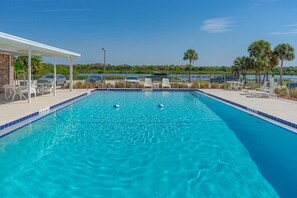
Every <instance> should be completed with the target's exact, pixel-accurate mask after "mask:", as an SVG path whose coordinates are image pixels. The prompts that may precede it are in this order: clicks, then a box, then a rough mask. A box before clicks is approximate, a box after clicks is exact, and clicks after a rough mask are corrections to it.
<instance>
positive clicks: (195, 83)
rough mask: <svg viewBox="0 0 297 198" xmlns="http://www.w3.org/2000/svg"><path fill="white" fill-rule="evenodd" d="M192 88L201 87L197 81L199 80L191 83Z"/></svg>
mask: <svg viewBox="0 0 297 198" xmlns="http://www.w3.org/2000/svg"><path fill="white" fill-rule="evenodd" d="M191 88H193V89H195V88H200V83H199V81H197V80H195V81H193V82H192V84H191Z"/></svg>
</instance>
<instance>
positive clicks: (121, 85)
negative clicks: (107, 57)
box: [114, 81, 125, 88]
mask: <svg viewBox="0 0 297 198" xmlns="http://www.w3.org/2000/svg"><path fill="white" fill-rule="evenodd" d="M114 86H115V88H125V83H124V82H122V81H117V82H115V84H114Z"/></svg>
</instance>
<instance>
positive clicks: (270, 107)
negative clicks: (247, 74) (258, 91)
mask: <svg viewBox="0 0 297 198" xmlns="http://www.w3.org/2000/svg"><path fill="white" fill-rule="evenodd" d="M201 91H203V92H205V93H208V94H212V95H215V96H217V97H220V98H223V99H226V100H229V101H232V102H235V103H238V104H241V105H244V106H246V107H248V108H251V109H254V110H257V111H262V112H265V113H267V114H269V115H272V116H275V117H278V118H281V119H283V120H286V121H289V122H292V123H295V124H297V101H291V100H285V99H277V98H248V97H246V96H245V95H241V94H243V92H241V91H231V90H222V89H201Z"/></svg>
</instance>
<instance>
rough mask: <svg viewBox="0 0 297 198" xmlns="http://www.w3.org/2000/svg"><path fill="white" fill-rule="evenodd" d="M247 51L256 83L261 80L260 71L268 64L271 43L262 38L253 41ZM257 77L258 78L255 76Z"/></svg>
mask: <svg viewBox="0 0 297 198" xmlns="http://www.w3.org/2000/svg"><path fill="white" fill-rule="evenodd" d="M248 52H249V53H250V58H251V62H252V64H251V65H252V67H253V69H254V70H255V74H256V77H255V81H256V83H260V82H261V74H260V72H261V71H262V70H264V68H266V67H268V65H269V58H268V57H269V53H270V52H271V45H270V43H269V42H267V41H264V40H259V41H254V42H253V43H252V44H251V45H250V46H249V47H248ZM257 77H258V78H257Z"/></svg>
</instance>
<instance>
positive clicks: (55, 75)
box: [54, 55, 57, 96]
mask: <svg viewBox="0 0 297 198" xmlns="http://www.w3.org/2000/svg"><path fill="white" fill-rule="evenodd" d="M56 91H57V63H56V55H55V57H54V96H56V94H57V92H56Z"/></svg>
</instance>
